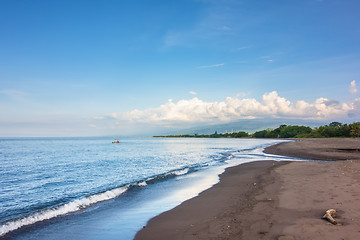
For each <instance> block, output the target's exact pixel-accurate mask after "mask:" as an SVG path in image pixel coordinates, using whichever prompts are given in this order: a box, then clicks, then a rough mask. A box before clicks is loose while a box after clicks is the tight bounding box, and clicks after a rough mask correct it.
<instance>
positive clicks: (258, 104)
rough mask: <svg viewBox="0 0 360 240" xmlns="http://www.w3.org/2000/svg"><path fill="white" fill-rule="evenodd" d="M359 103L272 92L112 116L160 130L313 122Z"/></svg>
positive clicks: (342, 113) (351, 109)
mask: <svg viewBox="0 0 360 240" xmlns="http://www.w3.org/2000/svg"><path fill="white" fill-rule="evenodd" d="M359 103H360V100H357V101H356V102H353V103H339V102H338V101H333V100H329V99H326V98H318V99H316V100H315V102H313V103H309V102H306V101H303V100H300V101H297V102H291V101H289V100H287V99H285V98H283V97H280V96H279V95H278V93H277V92H276V91H273V92H270V93H265V94H264V95H263V96H262V99H261V101H258V100H256V99H254V98H240V96H236V97H227V98H226V99H225V100H224V101H222V102H205V101H203V100H201V99H199V98H196V97H194V98H192V99H188V100H180V101H178V102H173V100H172V99H169V100H168V102H166V103H164V104H162V105H160V106H159V107H156V108H148V109H145V110H133V111H131V112H126V113H120V114H112V115H111V116H113V117H114V118H116V119H117V120H120V121H128V122H132V123H147V124H155V125H163V126H176V125H177V124H180V123H181V124H195V123H221V122H228V121H233V120H239V119H254V118H265V117H266V118H295V119H317V120H325V119H330V118H338V117H346V116H348V114H351V113H354V112H356V111H357V109H358V108H359Z"/></svg>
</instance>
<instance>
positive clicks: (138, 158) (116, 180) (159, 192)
mask: <svg viewBox="0 0 360 240" xmlns="http://www.w3.org/2000/svg"><path fill="white" fill-rule="evenodd" d="M112 141H113V139H109V138H27V139H24V138H21V139H0V236H3V237H9V236H10V235H11V239H65V238H67V239H69V238H70V239H71V238H72V237H74V236H76V237H77V239H91V238H93V239H101V238H104V239H131V238H132V237H133V236H134V234H135V233H136V231H137V230H138V229H139V228H140V227H141V226H142V225H144V224H145V223H146V221H147V220H148V219H149V218H151V217H153V216H155V215H156V214H159V213H160V212H162V211H165V210H168V209H170V208H172V207H174V206H176V205H177V204H179V203H181V202H182V201H184V200H186V199H188V198H191V197H193V196H196V195H197V194H198V193H199V192H200V191H203V190H204V189H206V188H208V187H210V186H211V185H213V184H215V183H216V182H217V181H218V174H220V173H221V172H222V171H223V170H224V169H225V168H226V167H228V166H232V165H238V164H240V163H243V162H249V161H257V160H281V158H279V157H274V156H271V155H266V154H263V153H262V150H263V148H264V147H266V146H268V145H271V144H274V143H276V142H279V141H275V140H263V139H261V140H258V139H185V138H178V139H175V138H166V139H162V138H126V139H120V143H112ZM190 186H191V187H190ZM155 200H156V201H157V202H156V201H155ZM159 201H160V202H159ZM94 219H96V221H95V220H94ZM101 219H102V220H101ZM99 221H100V222H99ZM84 222H87V223H86V224H84ZM92 225H94V226H95V225H96V226H97V229H96V233H95V232H93V233H91V234H90V233H89V232H90V229H93V227H92ZM54 226H56V229H52V228H54ZM67 226H70V227H68V228H69V229H67ZM99 226H100V227H99ZM101 226H103V227H101ZM70 228H71V229H70ZM115 228H116V229H117V230H116V231H115V230H113V231H112V229H115ZM49 229H52V230H49ZM119 229H120V230H119ZM100 236H102V237H100Z"/></svg>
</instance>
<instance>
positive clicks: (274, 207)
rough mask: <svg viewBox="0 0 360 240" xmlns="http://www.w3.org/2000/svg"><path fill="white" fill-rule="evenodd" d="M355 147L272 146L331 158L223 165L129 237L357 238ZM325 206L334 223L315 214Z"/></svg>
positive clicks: (359, 178) (354, 142) (327, 142)
mask: <svg viewBox="0 0 360 240" xmlns="http://www.w3.org/2000/svg"><path fill="white" fill-rule="evenodd" d="M359 149H360V139H301V140H299V141H295V142H287V143H281V144H278V145H275V146H271V147H269V148H267V149H266V150H265V152H267V153H271V154H278V155H286V156H292V157H298V158H304V159H316V160H333V161H306V162H284V161H283V162H275V161H262V162H254V163H247V164H243V165H240V166H237V167H232V168H228V169H227V170H226V171H225V173H223V174H222V175H221V176H220V182H219V183H218V184H216V185H215V186H213V187H212V188H210V189H208V190H206V191H204V192H202V193H201V194H200V195H199V196H198V197H195V198H193V199H190V200H188V201H186V202H184V203H182V204H181V205H179V206H178V207H176V208H174V209H172V210H170V211H168V212H165V213H163V214H161V215H159V216H157V217H155V218H153V219H151V220H150V221H149V222H148V224H147V226H145V227H144V228H143V229H142V230H141V231H140V232H138V234H137V235H136V237H135V239H245V240H251V239H279V240H293V239H296V240H302V239H304V240H305V239H306V240H308V239H314V240H316V239H360V204H359V203H360V161H359V160H360V152H359ZM335 160H339V161H335ZM329 208H334V209H336V210H337V212H338V213H337V217H336V220H337V221H338V223H339V224H338V225H333V224H331V223H329V222H327V221H326V220H323V219H321V217H322V216H323V214H324V213H325V211H326V210H327V209H329Z"/></svg>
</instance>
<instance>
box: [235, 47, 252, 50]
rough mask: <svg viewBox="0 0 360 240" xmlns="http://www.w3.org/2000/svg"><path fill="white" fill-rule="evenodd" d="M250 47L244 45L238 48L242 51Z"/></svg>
mask: <svg viewBox="0 0 360 240" xmlns="http://www.w3.org/2000/svg"><path fill="white" fill-rule="evenodd" d="M248 48H250V47H249V46H242V47H238V48H237V49H236V50H238V51H241V50H244V49H248Z"/></svg>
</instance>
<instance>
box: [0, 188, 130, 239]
mask: <svg viewBox="0 0 360 240" xmlns="http://www.w3.org/2000/svg"><path fill="white" fill-rule="evenodd" d="M128 189H129V186H125V187H119V188H115V189H112V190H109V191H106V192H102V193H99V194H95V195H92V196H89V197H85V198H82V199H78V200H74V201H72V202H69V203H66V204H64V205H61V206H57V207H54V208H50V209H47V210H43V211H40V212H37V213H34V214H31V215H30V216H27V217H24V218H20V219H17V220H13V221H9V222H6V223H5V224H3V225H1V226H0V236H3V235H5V234H6V233H8V232H11V231H13V230H16V229H18V228H21V227H23V226H26V225H30V224H34V223H36V222H41V221H44V220H48V219H51V218H55V217H58V216H61V215H65V214H68V213H72V212H76V211H79V210H81V209H84V208H86V207H88V206H90V205H92V204H95V203H98V202H102V201H106V200H110V199H112V198H116V197H118V196H120V195H121V194H123V193H124V192H126V191H127V190H128Z"/></svg>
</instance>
